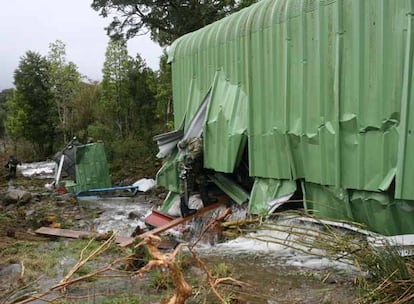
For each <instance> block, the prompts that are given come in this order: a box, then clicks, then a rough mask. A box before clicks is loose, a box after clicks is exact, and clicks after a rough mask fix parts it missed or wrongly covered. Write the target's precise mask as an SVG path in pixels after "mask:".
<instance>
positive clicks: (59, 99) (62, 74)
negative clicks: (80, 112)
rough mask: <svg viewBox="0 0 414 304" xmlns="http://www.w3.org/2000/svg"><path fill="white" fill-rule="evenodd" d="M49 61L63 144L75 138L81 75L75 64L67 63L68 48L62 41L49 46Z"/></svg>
mask: <svg viewBox="0 0 414 304" xmlns="http://www.w3.org/2000/svg"><path fill="white" fill-rule="evenodd" d="M48 61H49V63H50V70H49V81H50V85H51V93H52V96H53V101H54V103H55V106H56V111H57V115H58V118H59V124H58V126H57V127H58V130H59V131H60V133H62V134H63V138H62V139H63V142H66V141H67V138H68V137H69V138H71V137H73V132H74V130H73V129H71V128H70V121H71V120H72V118H73V108H74V107H73V102H74V99H75V96H76V95H77V94H78V91H79V88H80V78H81V76H80V73H79V72H78V68H77V66H76V65H75V64H74V63H73V62H67V61H66V46H65V44H64V43H63V42H62V41H60V40H56V41H55V42H53V43H51V44H50V45H49V55H48Z"/></svg>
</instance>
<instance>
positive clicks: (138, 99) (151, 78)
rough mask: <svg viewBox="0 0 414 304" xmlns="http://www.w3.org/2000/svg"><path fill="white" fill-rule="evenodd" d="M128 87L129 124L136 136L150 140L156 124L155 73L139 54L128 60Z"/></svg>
mask: <svg viewBox="0 0 414 304" xmlns="http://www.w3.org/2000/svg"><path fill="white" fill-rule="evenodd" d="M128 87H129V94H130V96H131V101H132V103H131V109H130V110H129V113H130V117H129V120H130V124H131V126H132V127H133V129H134V132H135V133H136V134H139V135H140V136H141V137H146V138H151V140H152V135H153V134H152V133H151V129H152V127H153V126H154V124H156V115H155V111H156V108H157V105H156V101H155V94H156V93H155V91H156V82H155V73H154V72H153V71H152V70H151V69H150V68H149V67H148V66H147V65H146V63H145V61H144V60H143V59H142V58H141V56H140V55H139V54H137V55H136V57H135V59H132V58H131V59H130V68H129V71H128Z"/></svg>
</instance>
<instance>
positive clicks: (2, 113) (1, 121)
mask: <svg viewBox="0 0 414 304" xmlns="http://www.w3.org/2000/svg"><path fill="white" fill-rule="evenodd" d="M13 91H14V90H13V89H5V90H3V91H1V92H0V137H4V135H5V133H6V130H5V123H6V118H7V106H6V104H7V101H8V100H9V99H11V98H12V97H13Z"/></svg>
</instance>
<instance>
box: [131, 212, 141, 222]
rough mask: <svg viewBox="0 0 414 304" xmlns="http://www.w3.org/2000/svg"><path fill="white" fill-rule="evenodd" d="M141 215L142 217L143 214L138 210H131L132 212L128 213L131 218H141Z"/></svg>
mask: <svg viewBox="0 0 414 304" xmlns="http://www.w3.org/2000/svg"><path fill="white" fill-rule="evenodd" d="M141 217H142V215H141V214H140V213H138V212H136V211H131V212H130V213H129V214H128V218H129V219H130V220H135V219H139V218H141Z"/></svg>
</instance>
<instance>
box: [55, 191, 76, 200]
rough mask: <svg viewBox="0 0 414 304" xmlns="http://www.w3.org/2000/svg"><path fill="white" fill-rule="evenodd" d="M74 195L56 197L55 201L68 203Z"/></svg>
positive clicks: (67, 194) (66, 194)
mask: <svg viewBox="0 0 414 304" xmlns="http://www.w3.org/2000/svg"><path fill="white" fill-rule="evenodd" d="M74 196H75V195H74V194H73V193H65V194H62V195H56V200H57V201H61V202H62V201H63V202H68V201H69V202H70V200H71V199H72V198H73V197H74Z"/></svg>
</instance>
